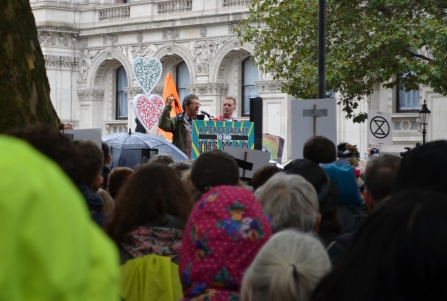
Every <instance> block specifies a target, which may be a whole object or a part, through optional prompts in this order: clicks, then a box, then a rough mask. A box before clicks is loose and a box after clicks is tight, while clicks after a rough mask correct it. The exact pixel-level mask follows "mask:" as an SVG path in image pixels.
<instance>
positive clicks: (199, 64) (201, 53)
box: [194, 41, 212, 74]
mask: <svg viewBox="0 0 447 301" xmlns="http://www.w3.org/2000/svg"><path fill="white" fill-rule="evenodd" d="M211 59H212V54H211V49H210V47H209V45H208V43H207V42H206V41H199V42H196V43H195V45H194V61H195V62H196V69H197V73H199V74H201V73H202V74H203V73H208V71H209V64H210V61H211Z"/></svg>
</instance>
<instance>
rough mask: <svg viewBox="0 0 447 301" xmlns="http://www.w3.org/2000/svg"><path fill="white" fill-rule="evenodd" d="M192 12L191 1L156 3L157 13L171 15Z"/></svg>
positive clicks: (176, 0) (177, 0) (180, 0)
mask: <svg viewBox="0 0 447 301" xmlns="http://www.w3.org/2000/svg"><path fill="white" fill-rule="evenodd" d="M191 10H192V0H175V1H166V2H161V3H158V9H157V13H158V14H159V15H162V14H171V13H183V12H187V11H191Z"/></svg>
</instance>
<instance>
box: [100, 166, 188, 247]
mask: <svg viewBox="0 0 447 301" xmlns="http://www.w3.org/2000/svg"><path fill="white" fill-rule="evenodd" d="M191 209H192V202H191V197H190V194H189V192H188V190H187V189H186V187H185V185H184V184H183V182H182V181H181V180H180V178H179V177H178V176H177V174H176V173H175V171H174V170H172V169H171V168H169V167H167V166H166V165H162V164H146V165H143V166H142V167H140V168H139V169H138V170H137V171H136V172H135V173H134V175H133V176H132V177H131V178H130V180H129V181H128V182H127V183H126V185H125V186H124V187H123V188H122V190H121V192H120V193H119V195H118V198H117V199H116V207H115V210H114V213H113V215H112V218H111V220H110V221H109V223H108V224H107V225H106V232H107V233H109V235H110V236H111V237H112V238H113V239H114V240H115V241H116V242H120V241H122V240H123V239H124V238H125V235H126V234H127V233H128V232H129V231H131V230H132V229H133V228H135V227H139V226H142V225H144V224H145V223H148V222H157V221H162V220H163V219H164V218H165V217H166V215H167V214H170V215H173V216H176V217H178V218H179V219H180V221H183V222H185V223H186V221H187V219H188V215H189V213H190V211H191Z"/></svg>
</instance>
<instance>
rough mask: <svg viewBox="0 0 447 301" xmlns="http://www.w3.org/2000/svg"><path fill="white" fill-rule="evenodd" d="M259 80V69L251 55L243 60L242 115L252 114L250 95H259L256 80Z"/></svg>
mask: <svg viewBox="0 0 447 301" xmlns="http://www.w3.org/2000/svg"><path fill="white" fill-rule="evenodd" d="M257 80H259V71H258V67H256V66H255V65H254V64H253V62H252V60H251V57H248V58H246V59H245V60H244V61H242V116H249V115H250V97H255V96H259V91H258V88H257V87H256V86H255V81H257Z"/></svg>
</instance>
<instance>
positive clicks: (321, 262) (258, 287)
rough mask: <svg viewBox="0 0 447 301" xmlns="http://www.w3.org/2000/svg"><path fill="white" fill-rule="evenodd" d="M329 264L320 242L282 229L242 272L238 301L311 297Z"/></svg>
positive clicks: (269, 300)
mask: <svg viewBox="0 0 447 301" xmlns="http://www.w3.org/2000/svg"><path fill="white" fill-rule="evenodd" d="M330 268H331V263H330V261H329V257H328V255H327V252H326V250H325V248H324V246H323V245H322V244H321V242H320V241H319V240H318V239H317V238H315V237H313V236H311V235H309V234H303V233H300V232H296V231H293V230H285V231H281V232H279V233H276V234H275V235H273V236H272V238H271V239H270V240H269V241H268V242H267V243H266V244H265V245H264V246H263V247H262V249H261V250H260V251H259V253H258V255H257V256H256V258H255V260H254V261H253V263H252V264H251V265H250V268H249V269H248V270H247V272H246V273H245V275H244V280H243V284H242V290H241V296H242V298H241V301H273V300H274V301H289V300H300V301H306V300H310V296H311V294H312V291H313V289H314V288H315V287H316V285H317V284H318V282H319V281H320V279H321V278H322V277H323V276H324V275H325V274H326V273H328V272H329V270H330Z"/></svg>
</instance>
